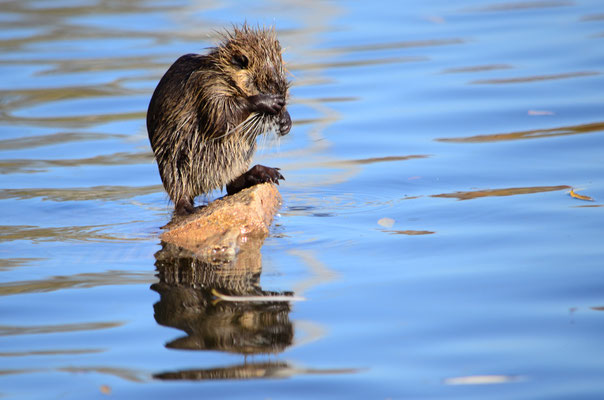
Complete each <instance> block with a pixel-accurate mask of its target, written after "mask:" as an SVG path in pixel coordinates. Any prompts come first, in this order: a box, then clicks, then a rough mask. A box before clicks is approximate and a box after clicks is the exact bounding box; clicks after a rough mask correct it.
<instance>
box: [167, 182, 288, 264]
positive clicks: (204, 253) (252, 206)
mask: <svg viewBox="0 0 604 400" xmlns="http://www.w3.org/2000/svg"><path fill="white" fill-rule="evenodd" d="M280 205H281V195H280V194H279V191H278V190H277V188H276V186H275V185H273V184H271V183H264V184H261V185H255V186H252V187H251V188H248V189H245V190H242V191H241V192H239V193H236V194H234V195H232V196H226V197H224V198H221V199H218V200H215V201H213V202H212V203H210V204H208V205H207V206H204V207H201V208H198V209H197V210H196V211H195V212H194V213H193V214H191V215H188V216H186V217H177V218H175V219H173V220H172V221H171V222H170V223H169V224H168V225H166V226H165V227H164V229H166V231H165V232H164V233H163V234H161V236H160V239H161V240H162V241H163V242H166V243H171V244H174V245H176V246H178V247H181V248H183V249H186V250H189V251H191V252H193V254H195V255H196V256H198V257H203V258H210V259H226V260H229V259H230V260H232V259H233V258H234V257H235V256H236V255H237V253H238V252H239V251H240V249H242V248H244V247H245V248H247V247H254V248H256V247H257V248H258V249H259V248H260V246H261V245H262V242H263V241H264V239H265V238H266V237H267V236H268V233H269V226H270V224H271V222H272V220H273V217H274V215H275V214H276V213H277V210H278V209H279V207H280Z"/></svg>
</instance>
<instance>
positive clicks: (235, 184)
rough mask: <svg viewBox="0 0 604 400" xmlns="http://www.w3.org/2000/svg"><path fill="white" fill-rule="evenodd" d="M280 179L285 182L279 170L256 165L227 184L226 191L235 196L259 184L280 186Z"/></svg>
mask: <svg viewBox="0 0 604 400" xmlns="http://www.w3.org/2000/svg"><path fill="white" fill-rule="evenodd" d="M279 179H283V180H285V178H284V177H283V175H281V173H280V172H279V168H271V167H265V166H264V165H254V166H253V167H252V168H251V169H250V170H249V171H247V172H246V173H244V174H243V175H241V176H240V177H239V178H236V179H235V180H233V181H232V182H231V183H229V184H227V185H226V189H227V193H228V194H235V193H237V192H239V191H241V190H243V189H246V188H249V187H252V186H254V185H257V184H259V183H266V182H272V183H276V184H277V185H278V184H279Z"/></svg>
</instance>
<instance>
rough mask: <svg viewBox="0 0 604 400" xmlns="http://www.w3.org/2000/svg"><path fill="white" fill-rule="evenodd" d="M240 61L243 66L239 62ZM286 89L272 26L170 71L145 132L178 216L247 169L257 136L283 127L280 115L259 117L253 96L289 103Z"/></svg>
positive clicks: (244, 30)
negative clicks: (277, 98) (279, 119)
mask: <svg viewBox="0 0 604 400" xmlns="http://www.w3.org/2000/svg"><path fill="white" fill-rule="evenodd" d="M242 56H244V57H245V58H246V59H247V61H248V63H247V65H246V68H241V66H240V65H238V64H237V62H234V60H241V59H242ZM288 88H289V84H288V82H287V79H286V75H285V68H284V65H283V61H282V58H281V46H280V44H279V41H278V40H277V37H276V33H275V31H274V29H266V28H251V27H249V26H247V25H243V26H242V27H235V28H234V29H233V30H232V31H231V32H227V33H224V34H223V36H222V42H221V43H220V44H219V45H218V46H217V47H215V48H212V49H210V51H209V53H208V54H206V55H199V54H187V55H184V56H182V57H180V58H179V59H178V60H177V61H176V62H175V63H174V64H173V65H172V66H171V67H170V68H169V69H168V71H167V72H166V74H165V75H164V76H163V78H162V79H161V81H160V82H159V84H158V86H157V88H156V89H155V92H154V93H153V97H152V98H151V102H150V104H149V110H148V113H147V130H148V133H149V139H150V141H151V147H152V148H153V151H154V153H155V157H156V160H157V164H158V167H159V173H160V176H161V179H162V182H163V184H164V188H165V189H166V191H167V192H168V194H169V196H170V198H171V199H172V201H173V202H174V204H175V206H176V210H177V211H179V210H183V209H184V210H187V211H190V210H191V209H192V208H193V200H194V198H195V197H196V196H197V195H200V194H203V193H208V192H210V191H211V190H213V189H219V188H222V187H223V186H224V185H227V184H228V183H229V182H232V181H233V180H235V179H236V178H237V177H239V176H240V175H242V174H243V173H244V172H246V171H247V169H248V168H249V165H250V162H251V159H252V156H253V153H254V151H255V147H256V137H257V136H258V135H260V134H262V133H265V132H266V131H267V130H270V129H275V127H276V126H278V120H277V118H278V117H277V116H275V115H264V114H259V113H257V112H255V111H254V109H253V107H250V104H249V100H248V98H249V97H250V96H254V95H258V94H264V93H268V94H271V95H278V96H282V97H283V98H284V99H287V95H288ZM282 112H286V111H285V106H283V111H282ZM287 118H288V119H289V114H287ZM290 126H291V120H290ZM277 129H278V128H277ZM288 130H289V128H288Z"/></svg>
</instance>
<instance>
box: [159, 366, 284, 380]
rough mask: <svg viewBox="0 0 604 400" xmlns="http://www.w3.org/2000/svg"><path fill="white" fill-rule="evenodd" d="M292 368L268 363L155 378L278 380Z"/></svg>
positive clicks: (209, 369) (189, 371)
mask: <svg viewBox="0 0 604 400" xmlns="http://www.w3.org/2000/svg"><path fill="white" fill-rule="evenodd" d="M290 369H291V368H290V367H289V365H288V364H287V363H283V362H266V363H253V364H243V365H234V366H231V367H224V368H208V369H189V370H183V371H175V372H163V373H160V374H155V375H154V378H157V379H163V380H195V381H201V380H219V379H258V378H278V377H281V375H283V372H284V371H288V370H290Z"/></svg>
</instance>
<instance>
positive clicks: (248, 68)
mask: <svg viewBox="0 0 604 400" xmlns="http://www.w3.org/2000/svg"><path fill="white" fill-rule="evenodd" d="M281 52H282V50H281V45H280V44H279V41H278V40H277V35H276V33H275V30H274V28H271V29H267V28H257V29H254V28H251V27H249V26H248V25H247V24H244V25H243V26H242V27H240V28H238V27H235V28H234V29H233V30H232V31H231V32H227V33H225V34H223V41H222V43H221V45H220V46H218V47H217V48H216V49H215V57H216V64H217V65H218V67H219V68H220V70H221V72H222V73H223V74H224V75H225V76H226V77H227V79H228V81H229V82H228V83H229V84H230V85H231V87H232V88H233V89H235V90H236V91H237V95H239V96H244V97H249V96H254V95H258V94H272V95H278V96H281V97H283V98H284V99H286V98H287V94H288V93H287V92H288V88H289V83H288V81H287V78H286V69H285V67H284V65H283V59H282V57H281ZM233 86H234V87H233Z"/></svg>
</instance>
